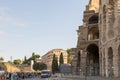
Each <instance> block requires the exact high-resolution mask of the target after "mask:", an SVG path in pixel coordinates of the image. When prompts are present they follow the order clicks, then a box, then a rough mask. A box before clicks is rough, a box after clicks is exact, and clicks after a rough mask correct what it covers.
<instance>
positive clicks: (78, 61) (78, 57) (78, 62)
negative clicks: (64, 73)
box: [76, 51, 81, 74]
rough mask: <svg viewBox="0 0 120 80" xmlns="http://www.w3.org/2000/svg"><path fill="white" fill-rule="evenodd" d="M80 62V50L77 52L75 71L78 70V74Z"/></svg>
mask: <svg viewBox="0 0 120 80" xmlns="http://www.w3.org/2000/svg"><path fill="white" fill-rule="evenodd" d="M80 62H81V53H80V51H79V52H78V53H77V68H76V69H77V70H76V71H77V72H78V74H79V72H80Z"/></svg>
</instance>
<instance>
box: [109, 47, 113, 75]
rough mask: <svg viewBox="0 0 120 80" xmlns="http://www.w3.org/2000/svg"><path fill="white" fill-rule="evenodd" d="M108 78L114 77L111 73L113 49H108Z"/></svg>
mask: <svg viewBox="0 0 120 80" xmlns="http://www.w3.org/2000/svg"><path fill="white" fill-rule="evenodd" d="M108 76H111V77H112V76H114V73H113V49H112V48H111V47H110V48H108Z"/></svg>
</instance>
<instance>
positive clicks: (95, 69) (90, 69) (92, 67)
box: [86, 44, 99, 76]
mask: <svg viewBox="0 0 120 80" xmlns="http://www.w3.org/2000/svg"><path fill="white" fill-rule="evenodd" d="M86 64H87V75H91V76H97V75H99V48H98V46H97V45H96V44H90V45H89V46H88V47H87V57H86Z"/></svg>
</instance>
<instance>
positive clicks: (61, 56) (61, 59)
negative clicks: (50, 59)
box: [59, 53, 64, 64]
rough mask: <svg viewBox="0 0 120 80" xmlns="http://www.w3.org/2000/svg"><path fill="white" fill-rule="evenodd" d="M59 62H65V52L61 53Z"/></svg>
mask: <svg viewBox="0 0 120 80" xmlns="http://www.w3.org/2000/svg"><path fill="white" fill-rule="evenodd" d="M59 63H60V64H64V59H63V53H61V54H60V59H59Z"/></svg>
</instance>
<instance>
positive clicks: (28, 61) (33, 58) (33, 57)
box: [23, 52, 40, 65]
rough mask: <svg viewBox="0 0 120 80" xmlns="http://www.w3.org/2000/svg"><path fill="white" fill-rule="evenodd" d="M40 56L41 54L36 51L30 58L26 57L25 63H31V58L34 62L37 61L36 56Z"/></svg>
mask: <svg viewBox="0 0 120 80" xmlns="http://www.w3.org/2000/svg"><path fill="white" fill-rule="evenodd" d="M39 57H40V55H38V54H35V53H34V52H33V53H32V56H31V57H30V58H28V59H25V58H24V61H23V64H28V65H30V62H31V60H33V61H34V63H35V59H36V58H39Z"/></svg>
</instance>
